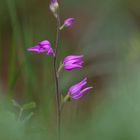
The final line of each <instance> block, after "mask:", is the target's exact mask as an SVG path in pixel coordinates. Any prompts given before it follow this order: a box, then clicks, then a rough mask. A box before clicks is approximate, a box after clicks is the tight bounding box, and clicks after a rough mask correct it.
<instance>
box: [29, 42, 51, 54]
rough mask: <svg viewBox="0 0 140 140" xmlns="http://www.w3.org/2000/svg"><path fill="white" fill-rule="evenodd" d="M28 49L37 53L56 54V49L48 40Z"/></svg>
mask: <svg viewBox="0 0 140 140" xmlns="http://www.w3.org/2000/svg"><path fill="white" fill-rule="evenodd" d="M27 51H29V52H35V53H47V55H54V51H53V49H52V48H51V44H50V42H49V41H48V40H43V41H41V42H39V43H38V44H37V45H36V46H33V47H31V48H28V49H27Z"/></svg>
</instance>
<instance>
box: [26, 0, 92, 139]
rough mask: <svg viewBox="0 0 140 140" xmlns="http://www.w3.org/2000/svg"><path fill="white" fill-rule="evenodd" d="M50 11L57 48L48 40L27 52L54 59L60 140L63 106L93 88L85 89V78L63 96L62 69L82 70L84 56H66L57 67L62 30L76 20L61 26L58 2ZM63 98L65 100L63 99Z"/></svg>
mask: <svg viewBox="0 0 140 140" xmlns="http://www.w3.org/2000/svg"><path fill="white" fill-rule="evenodd" d="M49 6H50V10H51V12H52V13H53V15H54V17H55V18H56V22H57V28H56V38H55V46H54V47H52V46H51V43H50V42H49V41H48V40H43V41H40V42H39V43H38V44H37V45H35V46H33V47H31V48H28V49H27V51H29V52H35V53H42V54H43V53H45V54H47V55H51V56H52V58H53V67H54V73H53V74H54V78H55V86H56V102H57V128H58V129H57V130H58V140H60V128H61V127H60V122H61V111H62V106H64V104H65V103H66V102H67V101H68V100H69V99H73V100H78V99H80V98H81V97H82V96H83V95H84V94H85V93H86V92H87V91H88V90H90V89H91V88H92V87H91V86H90V87H85V86H86V84H87V78H84V79H83V80H82V81H80V82H78V83H77V84H74V85H73V86H71V87H70V88H69V89H68V92H67V94H66V96H65V97H63V95H61V92H60V88H59V74H60V71H61V69H62V68H64V69H65V70H68V71H71V70H73V69H81V68H82V67H83V63H84V61H83V55H69V56H66V57H65V58H64V60H63V63H61V64H60V65H59V66H58V65H57V63H56V62H57V58H58V55H57V53H58V49H59V46H58V44H59V37H60V36H59V33H60V31H61V30H62V29H64V28H66V27H70V26H72V25H73V23H74V20H75V19H74V18H68V19H66V20H65V21H64V23H63V24H62V25H61V23H60V15H59V4H58V1H57V0H51V2H50V5H49ZM62 97H63V98H62Z"/></svg>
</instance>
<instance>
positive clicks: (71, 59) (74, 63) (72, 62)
mask: <svg viewBox="0 0 140 140" xmlns="http://www.w3.org/2000/svg"><path fill="white" fill-rule="evenodd" d="M82 58H83V56H82V55H69V56H67V57H65V58H64V62H63V65H64V69H66V70H72V69H79V68H82V64H83V60H82Z"/></svg>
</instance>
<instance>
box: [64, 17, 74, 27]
mask: <svg viewBox="0 0 140 140" xmlns="http://www.w3.org/2000/svg"><path fill="white" fill-rule="evenodd" d="M73 22H74V18H68V19H66V20H65V21H64V26H66V27H69V26H72V24H73Z"/></svg>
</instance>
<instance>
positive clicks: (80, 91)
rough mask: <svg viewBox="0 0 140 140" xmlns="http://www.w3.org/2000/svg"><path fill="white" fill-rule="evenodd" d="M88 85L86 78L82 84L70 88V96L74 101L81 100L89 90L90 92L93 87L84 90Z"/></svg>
mask: <svg viewBox="0 0 140 140" xmlns="http://www.w3.org/2000/svg"><path fill="white" fill-rule="evenodd" d="M86 84H87V78H84V79H83V80H82V81H81V82H79V83H77V84H75V85H73V86H72V87H70V89H69V92H68V95H69V96H70V97H71V98H72V99H74V100H78V99H79V98H81V97H82V96H83V95H84V94H85V93H86V92H87V91H88V90H90V89H91V88H93V87H86V88H83V87H84V86H85V85H86Z"/></svg>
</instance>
